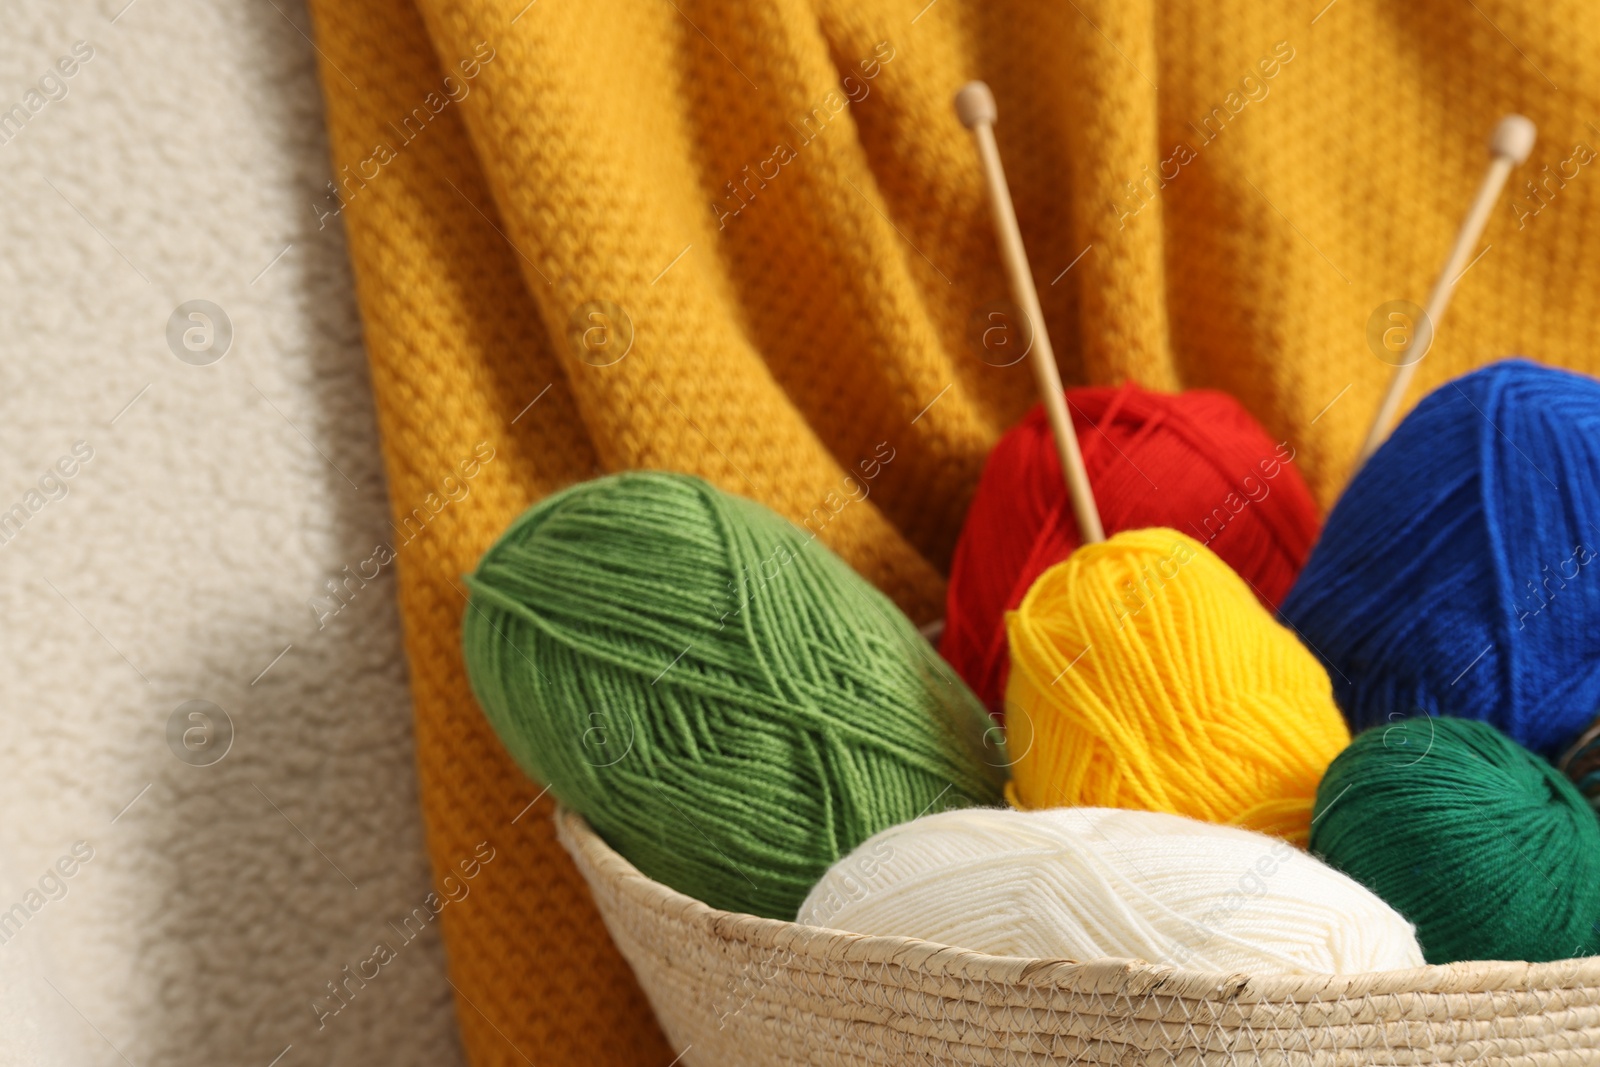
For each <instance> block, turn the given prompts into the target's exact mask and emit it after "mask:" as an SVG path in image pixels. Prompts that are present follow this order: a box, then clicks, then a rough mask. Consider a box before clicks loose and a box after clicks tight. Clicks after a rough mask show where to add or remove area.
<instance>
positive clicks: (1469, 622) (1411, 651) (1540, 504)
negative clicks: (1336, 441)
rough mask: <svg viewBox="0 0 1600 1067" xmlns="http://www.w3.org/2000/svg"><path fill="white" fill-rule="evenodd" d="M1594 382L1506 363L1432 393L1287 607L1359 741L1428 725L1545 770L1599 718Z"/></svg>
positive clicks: (1338, 520)
mask: <svg viewBox="0 0 1600 1067" xmlns="http://www.w3.org/2000/svg"><path fill="white" fill-rule="evenodd" d="M1597 560H1600V382H1596V381H1595V380H1594V379H1593V378H1589V377H1586V376H1584V375H1580V374H1574V373H1571V372H1569V371H1563V370H1556V369H1554V368H1551V367H1543V366H1540V365H1538V364H1536V363H1531V362H1528V361H1526V360H1520V359H1517V360H1505V361H1502V362H1499V363H1493V364H1490V365H1489V366H1487V367H1484V368H1482V369H1480V370H1476V371H1473V372H1472V373H1471V374H1468V375H1465V376H1464V377H1461V378H1458V379H1456V380H1455V381H1453V382H1447V383H1445V384H1444V385H1442V386H1440V387H1439V388H1438V389H1436V390H1434V391H1433V392H1432V393H1430V394H1429V395H1428V396H1426V397H1424V398H1423V400H1422V402H1421V403H1420V404H1418V405H1417V407H1416V409H1415V410H1414V411H1413V412H1412V413H1411V414H1410V415H1409V416H1407V418H1406V419H1405V421H1404V422H1402V423H1401V424H1400V426H1399V427H1398V428H1397V429H1396V430H1395V432H1394V435H1393V436H1392V437H1390V438H1389V440H1388V441H1387V442H1386V443H1385V444H1384V445H1383V447H1382V448H1380V449H1379V450H1378V451H1377V452H1376V453H1375V454H1374V455H1373V456H1372V458H1371V459H1370V460H1368V462H1367V464H1366V466H1364V467H1363V468H1362V469H1361V472H1360V473H1359V474H1357V475H1356V477H1355V479H1354V480H1353V481H1352V482H1351V483H1350V487H1349V489H1347V490H1346V491H1345V494H1344V496H1343V497H1341V498H1340V500H1339V503H1338V504H1337V505H1336V506H1335V507H1334V509H1333V512H1332V513H1331V514H1330V515H1329V517H1328V524H1327V528H1326V529H1325V530H1324V531H1323V534H1322V539H1321V541H1319V542H1318V544H1317V546H1316V549H1315V550H1314V551H1313V552H1312V555H1311V559H1310V561H1309V562H1308V563H1307V564H1306V569H1305V571H1304V572H1303V573H1302V574H1301V576H1300V580H1299V582H1298V583H1297V584H1296V586H1295V588H1294V590H1293V591H1292V592H1291V593H1290V595H1289V597H1288V598H1287V599H1286V600H1285V601H1284V604H1283V609H1282V614H1283V617H1284V618H1285V619H1286V620H1287V621H1288V622H1289V623H1290V624H1291V625H1293V626H1294V627H1295V628H1296V629H1297V630H1299V631H1300V633H1301V634H1302V635H1304V637H1305V640H1306V642H1307V643H1308V644H1309V645H1310V646H1311V647H1312V648H1313V649H1315V650H1316V652H1317V654H1318V655H1319V656H1321V657H1322V659H1323V661H1324V663H1326V665H1327V666H1328V670H1329V674H1330V675H1331V676H1332V678H1333V683H1334V693H1335V696H1336V698H1337V699H1338V701H1339V705H1340V707H1341V708H1343V709H1344V712H1345V715H1346V716H1347V717H1348V718H1349V721H1350V725H1351V727H1352V728H1353V729H1356V730H1361V729H1365V728H1366V727H1369V726H1375V725H1378V724H1382V723H1387V722H1392V721H1394V720H1396V719H1399V718H1407V717H1410V716H1412V715H1415V714H1418V713H1421V712H1426V713H1428V714H1433V715H1454V716H1459V717H1461V718H1466V719H1481V720H1483V721H1485V722H1490V723H1493V724H1494V725H1495V726H1497V727H1499V728H1500V729H1501V730H1503V731H1504V732H1505V733H1506V734H1508V735H1509V736H1510V737H1511V738H1512V739H1513V740H1516V741H1518V742H1520V743H1521V744H1523V745H1526V746H1527V747H1528V748H1531V749H1533V750H1534V751H1536V752H1539V753H1541V754H1542V755H1545V756H1547V757H1549V758H1551V759H1554V758H1555V757H1556V756H1557V755H1558V754H1559V753H1560V751H1561V750H1562V749H1563V748H1564V747H1566V746H1567V745H1569V744H1570V743H1571V742H1572V741H1573V740H1574V739H1575V738H1576V737H1577V736H1578V734H1579V733H1581V732H1582V731H1583V729H1584V728H1585V727H1587V726H1588V725H1589V723H1590V722H1591V721H1592V720H1593V719H1594V717H1595V714H1596V712H1597V711H1600V562H1597Z"/></svg>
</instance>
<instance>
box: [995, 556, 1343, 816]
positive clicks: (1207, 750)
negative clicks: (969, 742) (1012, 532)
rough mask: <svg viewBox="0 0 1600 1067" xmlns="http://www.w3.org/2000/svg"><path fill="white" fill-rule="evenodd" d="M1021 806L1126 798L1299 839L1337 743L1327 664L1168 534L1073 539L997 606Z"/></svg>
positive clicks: (1216, 562)
mask: <svg viewBox="0 0 1600 1067" xmlns="http://www.w3.org/2000/svg"><path fill="white" fill-rule="evenodd" d="M1006 627H1007V635H1008V636H1009V638H1010V642H1011V681H1010V684H1009V686H1008V688H1007V690H1006V728H1007V733H1008V735H1009V736H1008V740H1009V745H1010V751H1011V752H1012V754H1013V758H1014V759H1015V760H1016V763H1015V766H1014V767H1013V768H1012V772H1013V778H1012V783H1011V787H1010V791H1009V793H1008V795H1009V796H1010V798H1011V800H1012V803H1013V804H1014V805H1015V806H1017V807H1020V808H1053V807H1064V806H1072V807H1078V806H1084V807H1108V808H1133V809H1139V810H1144V811H1165V812H1171V813H1173V814H1176V815H1187V816H1190V817H1191V818H1196V819H1203V820H1205V821H1207V822H1214V823H1226V824H1229V825H1233V826H1240V827H1244V828H1246V829H1250V830H1258V831H1262V832H1264V833H1270V834H1276V835H1278V836H1280V837H1284V838H1287V839H1288V840H1290V841H1293V842H1295V843H1296V844H1300V845H1304V844H1305V841H1306V839H1307V837H1308V836H1309V835H1310V826H1311V809H1312V805H1313V804H1314V803H1315V801H1316V794H1317V783H1318V782H1319V781H1320V780H1321V778H1322V772H1323V771H1324V770H1325V769H1326V768H1327V766H1328V764H1329V763H1330V762H1332V760H1333V757H1334V756H1336V755H1338V754H1339V752H1340V751H1341V750H1342V749H1343V748H1344V747H1345V746H1346V745H1348V744H1349V743H1350V732H1349V730H1348V729H1347V728H1346V727H1345V723H1344V718H1343V717H1342V716H1341V715H1340V714H1339V709H1338V708H1337V707H1336V706H1335V705H1334V702H1333V692H1332V686H1331V685H1330V683H1329V681H1328V676H1327V673H1326V672H1325V671H1324V670H1323V668H1322V665H1321V664H1320V663H1318V662H1317V661H1316V659H1315V658H1314V657H1313V656H1312V654H1311V653H1310V652H1309V651H1307V650H1306V648H1305V646H1303V645H1302V644H1301V643H1300V641H1299V639H1298V638H1297V637H1296V636H1295V635H1294V634H1293V633H1292V632H1290V631H1289V630H1287V629H1285V628H1284V627H1283V626H1281V625H1279V624H1278V622H1277V621H1276V620H1274V619H1273V618H1272V616H1271V615H1270V614H1268V613H1267V611H1266V609H1264V608H1263V607H1262V606H1261V604H1260V602H1259V601H1258V600H1257V599H1256V597H1255V596H1254V594H1252V593H1251V591H1250V589H1249V587H1248V586H1246V585H1245V583H1244V581H1243V580H1242V579H1241V578H1240V577H1239V576H1238V575H1237V574H1235V573H1234V572H1233V571H1232V570H1231V569H1229V567H1228V565H1227V564H1226V563H1223V562H1222V560H1220V559H1218V558H1217V556H1216V555H1215V554H1214V553H1213V552H1212V551H1211V550H1210V549H1208V548H1206V547H1205V546H1204V545H1202V544H1200V543H1199V542H1198V541H1195V540H1194V539H1193V538H1190V537H1187V536H1185V535H1183V534H1181V533H1178V532H1177V531H1175V530H1167V529H1150V530H1134V531H1130V532H1127V533H1120V534H1117V535H1116V536H1115V537H1113V538H1111V539H1110V540H1109V541H1105V542H1103V543H1101V544H1094V545H1086V546H1084V547H1083V548H1080V549H1078V550H1077V551H1076V552H1074V553H1073V554H1072V555H1071V556H1069V557H1067V559H1066V560H1064V561H1062V562H1061V563H1058V564H1056V565H1055V566H1054V567H1052V568H1050V569H1049V570H1048V571H1046V572H1045V573H1044V574H1043V575H1041V576H1040V577H1039V580H1038V581H1037V582H1035V583H1034V585H1033V587H1032V588H1031V589H1030V590H1029V591H1028V594H1027V596H1026V597H1024V598H1023V601H1022V603H1021V605H1019V606H1018V608H1017V610H1016V611H1014V612H1011V613H1010V614H1009V615H1008V616H1007V617H1006Z"/></svg>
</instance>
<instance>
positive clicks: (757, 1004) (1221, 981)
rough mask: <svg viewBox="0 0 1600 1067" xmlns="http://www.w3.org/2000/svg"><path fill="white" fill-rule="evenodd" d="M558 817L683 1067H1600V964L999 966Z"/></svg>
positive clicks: (1009, 962) (1008, 962) (1007, 961)
mask: <svg viewBox="0 0 1600 1067" xmlns="http://www.w3.org/2000/svg"><path fill="white" fill-rule="evenodd" d="M556 822H557V830H558V832H559V834H560V837H561V841H562V843H563V844H564V845H565V846H566V848H567V850H568V851H569V852H570V853H572V856H573V858H574V859H575V860H576V861H577V864H578V868H579V870H581V871H582V872H583V875H584V877H585V878H586V879H587V880H588V882H589V887H590V889H591V890H593V892H594V897H595V901H596V902H597V903H598V905H599V907H600V913H601V915H602V916H603V917H604V919H605V924H606V928H607V929H608V930H609V931H610V932H611V937H612V939H613V940H615V941H616V943H617V946H618V947H619V948H620V949H621V950H622V954H623V956H625V957H626V958H627V960H628V962H629V963H630V964H632V966H633V969H634V972H635V973H636V974H637V975H638V976H639V982H640V984H641V985H642V986H643V987H644V991H645V993H646V994H647V995H648V996H649V998H650V1002H651V1004H652V1005H653V1006H654V1008H655V1012H656V1016H657V1018H659V1019H660V1020H661V1024H662V1026H663V1027H664V1028H665V1030H666V1033H667V1036H668V1038H669V1039H670V1040H671V1041H672V1042H673V1043H674V1048H675V1049H677V1050H686V1051H685V1053H684V1055H683V1057H682V1060H681V1061H680V1062H681V1063H682V1064H684V1065H699V1067H768V1065H784V1067H796V1065H799V1064H830V1065H831V1064H840V1065H850V1067H859V1065H865V1064H896V1065H899V1064H908V1065H935V1064H937V1065H944V1064H1017V1065H1023V1064H1027V1065H1034V1064H1085V1065H1088V1064H1095V1065H1100V1064H1116V1065H1119V1067H1130V1065H1134V1064H1141V1065H1142V1064H1161V1065H1167V1064H1173V1065H1183V1067H1211V1065H1223V1064H1227V1065H1252V1067H1253V1065H1257V1064H1259V1065H1262V1067H1278V1065H1284V1067H1298V1065H1308V1067H1309V1065H1313V1064H1315V1065H1318V1067H1321V1065H1327V1067H1333V1065H1351V1067H1357V1065H1359V1067H1366V1065H1369V1064H1370V1065H1389V1064H1393V1065H1401V1064H1444V1063H1452V1064H1453V1063H1461V1064H1469V1063H1470V1064H1484V1065H1506V1067H1512V1065H1515V1067H1556V1065H1562V1067H1566V1065H1585V1067H1600V957H1593V958H1589V959H1581V960H1564V961H1561V962H1557V963H1540V964H1529V963H1494V962H1490V963H1458V964H1453V965H1451V966H1448V967H1423V968H1419V969H1417V970H1409V971H1390V972H1385V973H1378V974H1364V975H1346V976H1342V977H1336V976H1331V975H1329V976H1319V977H1297V976H1271V975H1262V976H1255V977H1252V976H1250V975H1245V974H1216V973H1211V974H1206V973H1198V972H1192V971H1180V970H1176V969H1174V968H1172V967H1167V966H1157V965H1152V964H1146V963H1140V962H1130V961H1125V960H1101V961H1098V962H1094V963H1071V962H1067V961H1062V960H1025V959H1014V958H1005V957H999V956H987V955H983V954H982V953H977V952H967V951H964V950H961V949H955V948H948V947H944V946H941V945H935V944H932V943H930V942H926V941H918V940H914V939H909V938H899V937H867V936H862V935H859V934H848V933H841V932H838V931H829V930H823V929H819V928H816V927H807V926H799V925H796V924H794V923H787V922H779V921H776V920H773V919H759V918H756V917H754V916H751V915H737V914H733V913H731V912H725V911H717V910H715V909H713V908H710V907H708V906H706V905H705V904H702V903H700V902H699V901H696V900H693V899H691V898H689V897H686V896H684V895H683V894H682V893H678V892H676V891H674V890H672V889H668V888H667V887H666V886H664V885H661V884H659V883H657V882H653V881H651V880H650V879H648V878H646V877H645V876H644V875H642V874H640V873H639V871H638V870H637V869H636V868H635V867H634V866H633V865H632V864H630V863H628V862H627V861H626V860H624V859H623V858H622V857H621V856H619V855H617V854H616V853H615V852H613V851H612V850H611V848H610V847H609V846H607V845H606V843H605V842H604V841H602V840H600V838H599V837H598V836H596V835H595V834H594V832H593V831H591V830H590V829H589V827H588V825H587V824H586V823H585V822H584V821H583V820H582V819H581V818H579V817H578V816H576V815H574V814H572V813H570V812H565V811H561V812H558V813H557V815H556Z"/></svg>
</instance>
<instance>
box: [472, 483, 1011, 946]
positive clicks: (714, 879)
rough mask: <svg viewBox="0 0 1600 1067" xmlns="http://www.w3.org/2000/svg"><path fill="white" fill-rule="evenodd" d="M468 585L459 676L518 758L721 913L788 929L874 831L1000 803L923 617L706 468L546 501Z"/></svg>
mask: <svg viewBox="0 0 1600 1067" xmlns="http://www.w3.org/2000/svg"><path fill="white" fill-rule="evenodd" d="M470 585H471V588H472V604H471V610H469V611H468V612H467V614H466V620H465V623H464V626H463V638H462V641H463V647H464V649H465V653H466V661H467V669H468V673H469V675H470V677H471V679H472V686H473V690H474V691H475V692H476V693H477V695H478V699H479V701H480V703H481V704H482V705H483V709H484V711H485V713H486V714H487V715H488V717H489V719H490V721H491V722H492V723H493V724H494V727H495V730H496V731H497V732H498V733H499V735H500V737H501V738H502V740H503V741H504V742H505V744H506V747H507V749H508V750H509V751H510V752H511V754H512V756H513V757H514V758H515V759H516V760H517V762H518V763H519V764H521V766H522V767H523V768H524V769H526V771H527V772H528V774H530V775H531V776H532V777H534V778H536V779H538V780H539V781H541V782H544V783H545V784H547V785H548V786H549V788H550V791H551V792H552V793H554V794H555V795H556V796H557V797H558V798H559V799H560V800H561V802H562V803H564V804H566V805H568V806H569V807H571V808H573V809H574V810H576V811H577V812H579V813H580V814H582V815H583V816H584V817H585V818H586V819H588V820H589V823H590V824H591V825H592V826H593V827H594V829H595V830H596V831H597V832H598V833H599V834H600V835H601V836H602V837H604V838H605V839H606V841H607V842H609V843H610V844H611V846H612V847H613V848H615V849H616V850H617V851H618V852H619V853H621V854H622V855H623V856H624V857H626V858H627V859H628V860H630V861H631V862H632V863H633V864H634V865H635V866H637V867H638V868H639V869H640V870H641V871H642V872H644V873H645V874H646V875H648V876H649V877H651V878H653V879H655V880H657V881H660V882H663V883H665V884H667V885H669V886H672V887H673V888H674V889H677V890H679V891H681V892H684V893H687V894H689V895H690V896H693V897H695V898H697V899H699V900H702V901H704V902H705V903H707V904H710V905H711V906H712V907H716V908H724V909H727V910H730V911H742V912H750V913H752V914H756V915H762V916H766V917H769V918H789V917H790V916H792V915H793V914H794V911H795V907H796V906H797V905H798V904H799V902H800V900H801V899H802V898H803V897H804V896H805V894H806V892H807V891H808V890H809V889H810V888H811V886H812V885H813V884H815V882H816V880H817V879H818V878H819V877H821V875H822V873H823V872H824V871H825V870H826V869H827V867H828V865H829V864H830V863H832V862H833V861H834V860H835V859H837V858H838V857H839V856H841V855H843V854H844V853H846V852H848V851H850V850H851V849H852V848H854V847H855V846H856V845H857V844H859V843H860V842H861V841H863V840H865V839H866V838H867V837H869V836H871V835H872V834H873V833H875V832H877V831H878V830H881V829H883V828H884V827H886V826H891V825H893V824H895V823H898V822H904V821H906V820H908V819H912V818H915V817H916V816H917V815H919V814H921V813H923V812H926V811H930V810H937V809H938V808H939V807H956V806H962V805H966V804H993V803H997V802H998V801H999V800H1000V796H1001V793H1000V789H1001V783H1002V781H1003V771H1002V770H1001V767H1002V766H1003V764H1004V758H1003V756H1002V755H1000V753H1002V752H1003V748H1001V747H999V746H996V747H995V749H994V751H988V750H987V749H986V746H985V743H984V735H985V730H986V727H988V725H989V722H988V718H987V716H986V715H985V714H984V712H983V710H982V708H981V707H980V706H979V705H978V703H977V700H976V699H975V698H974V697H973V696H972V694H971V692H970V691H968V690H967V688H966V686H964V685H963V684H962V683H961V681H960V679H959V678H956V677H955V676H954V674H953V672H951V671H950V670H949V669H948V668H947V667H945V666H944V665H943V664H941V663H940V662H939V661H938V658H937V657H936V656H935V655H934V652H933V649H932V648H930V647H929V646H928V644H927V642H926V641H924V640H923V639H922V637H921V636H920V635H919V634H918V633H917V631H916V629H915V627H913V626H912V625H911V623H910V622H909V621H908V620H907V619H906V618H905V617H904V616H903V615H902V614H900V612H899V611H898V610H896V609H895V607H894V605H893V604H891V603H890V602H889V601H888V600H887V599H886V598H885V597H884V596H883V595H882V594H880V593H878V592H877V591H876V590H874V589H872V588H871V587H870V586H868V585H867V583H866V582H865V581H864V580H862V579H861V578H860V577H859V576H858V575H856V574H855V572H854V571H852V570H850V568H849V567H847V566H846V565H845V564H844V563H843V562H841V561H840V560H839V559H838V558H837V557H836V556H834V555H833V554H832V553H830V552H829V551H828V550H827V549H826V548H824V547H823V546H822V545H821V544H820V543H817V542H815V541H811V540H808V538H807V537H806V536H805V535H804V534H803V533H802V532H801V531H800V529H799V528H798V527H796V526H794V525H792V524H790V523H789V522H787V521H785V520H783V519H781V518H779V517H778V516H777V515H775V514H773V513H772V512H771V511H769V510H767V509H766V508H764V507H762V506H761V505H759V504H756V503H754V502H752V501H749V500H746V499H744V498H742V497H736V496H732V495H730V494H727V493H724V492H722V491H720V490H718V489H715V488H713V487H712V486H710V485H709V484H707V483H705V482H703V481H701V480H700V479H698V478H692V477H688V476H685V475H674V474H661V473H632V474H617V475H612V476H610V477H606V478H601V479H598V480H595V481H591V482H585V483H582V484H579V485H576V486H573V487H571V488H569V489H567V490H565V491H563V492H561V493H558V494H556V495H555V496H552V497H550V498H549V499H547V500H545V501H543V502H542V503H540V504H537V505H535V506H534V507H533V508H531V509H529V510H528V511H527V512H526V513H525V514H523V516H522V517H521V518H519V519H518V520H517V521H516V522H514V523H513V524H512V525H511V527H510V528H509V529H508V530H507V531H506V532H505V535H504V536H503V537H501V539H500V540H499V541H498V542H497V543H496V544H495V545H494V546H493V547H492V548H491V549H490V550H489V551H488V553H486V554H485V556H484V557H483V560H482V561H481V562H480V563H479V565H478V568H477V571H476V572H475V573H474V574H473V575H472V577H471V579H470Z"/></svg>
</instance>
